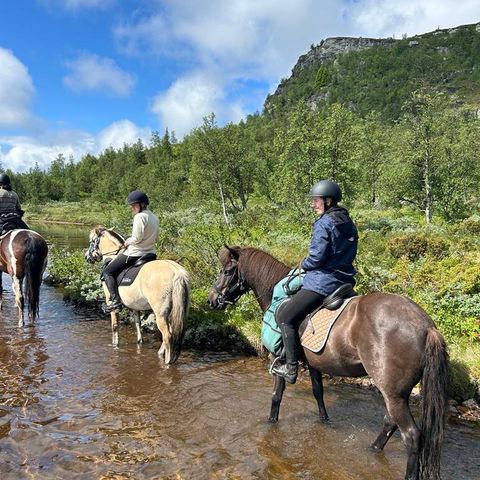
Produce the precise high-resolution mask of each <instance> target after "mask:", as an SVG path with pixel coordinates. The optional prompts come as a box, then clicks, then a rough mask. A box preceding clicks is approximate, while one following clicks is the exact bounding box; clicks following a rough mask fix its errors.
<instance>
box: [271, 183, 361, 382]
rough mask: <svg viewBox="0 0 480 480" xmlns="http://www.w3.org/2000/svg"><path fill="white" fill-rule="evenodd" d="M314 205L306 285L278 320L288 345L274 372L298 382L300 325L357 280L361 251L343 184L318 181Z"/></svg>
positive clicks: (315, 188) (314, 194) (304, 263)
mask: <svg viewBox="0 0 480 480" xmlns="http://www.w3.org/2000/svg"><path fill="white" fill-rule="evenodd" d="M310 197H311V198H312V208H313V209H314V211H315V213H317V214H319V215H320V217H319V218H318V219H317V220H316V221H315V222H314V224H313V227H312V230H313V232H312V240H311V244H310V249H309V251H308V256H307V257H306V258H305V259H304V260H303V261H302V264H301V266H302V268H303V269H304V270H305V271H306V275H305V279H304V282H303V286H302V288H301V289H300V290H299V291H298V292H297V293H296V294H295V295H293V296H292V298H291V300H289V301H288V302H287V303H286V304H285V306H284V307H283V308H281V309H280V311H279V313H278V316H277V321H278V323H279V325H280V329H281V331H282V338H283V343H284V346H285V363H284V364H282V365H274V366H273V368H272V373H274V374H275V375H278V376H281V377H284V378H285V380H286V381H287V382H289V383H295V381H296V379H297V371H298V353H297V343H298V326H299V325H300V323H301V322H302V320H303V319H304V318H305V316H306V315H308V314H309V313H311V312H312V311H313V310H315V309H316V308H317V307H319V306H320V305H321V304H322V303H323V300H324V299H325V297H326V296H327V295H329V294H331V293H332V292H333V291H334V290H336V289H337V288H338V287H340V286H341V285H343V284H345V283H351V284H352V286H353V285H354V284H355V280H354V275H355V273H356V272H355V269H354V267H353V261H354V259H355V256H356V254H357V244H358V232H357V228H356V227H355V224H354V223H353V221H352V219H351V218H350V216H349V214H348V211H347V210H346V209H345V208H343V207H339V206H338V202H339V201H340V200H341V198H342V192H341V190H340V187H339V186H338V185H337V184H336V183H335V182H332V181H330V180H322V181H320V182H318V183H316V184H315V185H314V186H313V187H312V189H311V191H310Z"/></svg>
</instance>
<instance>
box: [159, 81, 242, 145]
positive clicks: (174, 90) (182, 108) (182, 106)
mask: <svg viewBox="0 0 480 480" xmlns="http://www.w3.org/2000/svg"><path fill="white" fill-rule="evenodd" d="M224 95H225V93H224V90H223V88H222V85H220V84H218V83H216V82H215V81H214V80H213V79H212V78H210V77H208V76H206V75H204V74H203V73H201V72H197V73H193V74H191V75H189V76H185V77H182V78H179V79H178V80H177V81H176V82H175V83H174V84H173V85H172V86H171V87H170V88H169V89H168V90H167V91H165V92H162V93H160V94H158V95H157V96H156V97H155V98H154V100H153V103H152V106H151V111H152V112H153V113H155V114H156V115H157V116H158V118H159V120H160V123H161V124H162V125H164V126H165V127H168V128H169V129H170V130H171V131H174V132H175V133H176V134H177V135H178V136H180V137H181V136H183V135H185V134H186V133H188V132H189V131H190V130H191V129H192V128H194V127H196V126H198V125H200V124H201V123H202V119H203V117H205V116H206V115H208V114H210V113H212V112H214V113H215V114H216V115H217V118H219V120H220V121H221V122H222V123H223V122H226V121H239V120H240V119H241V118H242V117H244V116H245V112H244V111H243V109H242V108H241V106H240V105H239V104H238V103H233V104H231V103H229V102H226V101H225V98H224Z"/></svg>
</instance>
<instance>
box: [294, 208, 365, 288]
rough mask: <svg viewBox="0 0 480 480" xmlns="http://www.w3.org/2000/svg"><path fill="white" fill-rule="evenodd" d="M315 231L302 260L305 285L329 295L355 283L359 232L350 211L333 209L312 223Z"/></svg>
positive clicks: (304, 286)
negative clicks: (341, 286) (343, 286)
mask: <svg viewBox="0 0 480 480" xmlns="http://www.w3.org/2000/svg"><path fill="white" fill-rule="evenodd" d="M312 230H313V233H312V241H311V244H310V249H309V251H308V256H307V257H306V258H305V259H304V260H303V261H302V268H303V269H304V270H306V272H307V273H306V275H305V279H304V281H303V286H302V288H304V289H305V290H311V291H313V292H316V293H319V294H320V295H325V296H326V295H329V294H330V293H332V292H333V291H334V290H335V289H337V288H338V287H339V286H340V285H342V284H344V283H351V284H352V285H355V279H354V278H353V277H354V275H355V274H356V273H357V272H356V271H355V268H354V267H353V261H354V260H355V256H356V255H357V245H358V231H357V227H356V226H355V224H354V223H353V221H352V219H351V218H350V216H349V214H348V211H347V210H346V209H345V208H342V207H332V208H330V209H329V210H328V211H327V212H325V213H324V214H323V215H321V216H320V217H319V218H318V219H317V220H316V221H315V222H314V223H313V226H312Z"/></svg>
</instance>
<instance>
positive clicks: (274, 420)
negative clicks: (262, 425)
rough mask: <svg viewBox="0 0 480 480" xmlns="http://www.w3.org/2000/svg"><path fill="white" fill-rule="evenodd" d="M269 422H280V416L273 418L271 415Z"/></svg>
mask: <svg viewBox="0 0 480 480" xmlns="http://www.w3.org/2000/svg"><path fill="white" fill-rule="evenodd" d="M268 423H271V424H274V423H278V418H272V417H270V418H269V419H268Z"/></svg>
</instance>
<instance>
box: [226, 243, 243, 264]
mask: <svg viewBox="0 0 480 480" xmlns="http://www.w3.org/2000/svg"><path fill="white" fill-rule="evenodd" d="M223 245H224V247H225V248H226V249H227V250H228V251H229V252H230V255H231V256H232V258H233V259H234V260H238V257H239V256H240V253H239V251H238V250H237V249H236V247H229V246H228V245H227V244H226V243H224V244H223Z"/></svg>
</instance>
